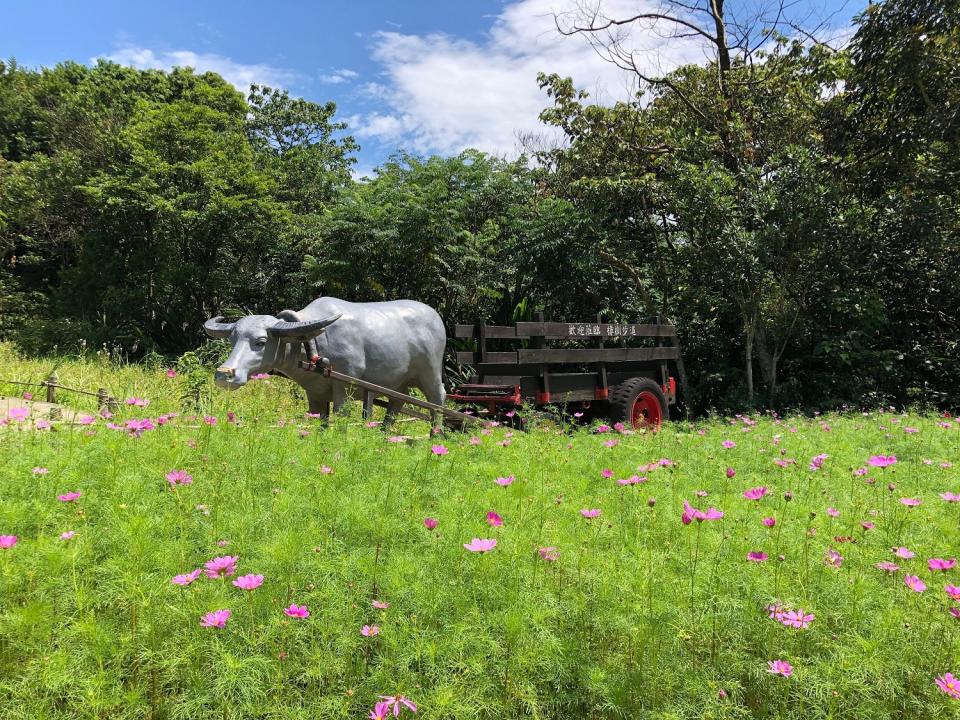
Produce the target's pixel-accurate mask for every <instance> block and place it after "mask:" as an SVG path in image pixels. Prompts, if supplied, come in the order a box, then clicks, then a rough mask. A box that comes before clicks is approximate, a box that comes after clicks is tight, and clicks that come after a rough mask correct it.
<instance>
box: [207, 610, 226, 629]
mask: <svg viewBox="0 0 960 720" xmlns="http://www.w3.org/2000/svg"><path fill="white" fill-rule="evenodd" d="M230 615H232V613H231V612H230V611H229V610H214V611H213V612H210V613H207V614H206V615H204V616H203V618H201V620H200V627H212V628H222V627H226V624H227V620H229V619H230Z"/></svg>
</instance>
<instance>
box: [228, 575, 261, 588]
mask: <svg viewBox="0 0 960 720" xmlns="http://www.w3.org/2000/svg"><path fill="white" fill-rule="evenodd" d="M233 585H234V587H238V588H240V589H241V590H256V589H257V588H258V587H260V586H261V585H263V575H253V574H251V575H241V576H240V577H238V578H237V579H236V580H234V581H233Z"/></svg>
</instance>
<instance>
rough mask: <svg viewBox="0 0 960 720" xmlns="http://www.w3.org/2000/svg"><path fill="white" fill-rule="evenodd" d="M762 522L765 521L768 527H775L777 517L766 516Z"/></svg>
mask: <svg viewBox="0 0 960 720" xmlns="http://www.w3.org/2000/svg"><path fill="white" fill-rule="evenodd" d="M760 522H762V523H763V524H764V525H766V526H767V527H768V528H771V527H773V526H774V525H776V524H777V519H776V518H772V517H766V518H764V519H763V520H761V521H760Z"/></svg>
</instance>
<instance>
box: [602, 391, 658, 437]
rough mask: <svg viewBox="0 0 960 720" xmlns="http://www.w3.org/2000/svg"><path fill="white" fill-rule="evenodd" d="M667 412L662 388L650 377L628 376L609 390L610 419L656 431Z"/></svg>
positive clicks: (640, 428)
mask: <svg viewBox="0 0 960 720" xmlns="http://www.w3.org/2000/svg"><path fill="white" fill-rule="evenodd" d="M666 414H667V399H666V397H664V394H663V390H662V389H661V388H660V386H659V385H657V384H656V383H655V382H654V381H653V380H651V379H650V378H630V379H629V380H626V381H624V382H622V383H620V384H619V385H617V386H616V387H614V388H612V389H611V390H610V420H611V421H612V422H614V423H618V422H619V423H623V424H625V425H626V424H629V425H630V426H631V427H633V428H634V429H635V430H650V431H652V432H656V431H657V430H659V429H660V427H661V426H662V425H663V419H664V417H666Z"/></svg>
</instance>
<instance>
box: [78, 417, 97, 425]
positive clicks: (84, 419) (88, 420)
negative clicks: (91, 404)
mask: <svg viewBox="0 0 960 720" xmlns="http://www.w3.org/2000/svg"><path fill="white" fill-rule="evenodd" d="M96 421H97V419H96V418H95V417H94V416H93V415H81V416H80V417H79V418H77V422H78V423H80V424H81V425H93V424H94V423H95V422H96Z"/></svg>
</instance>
